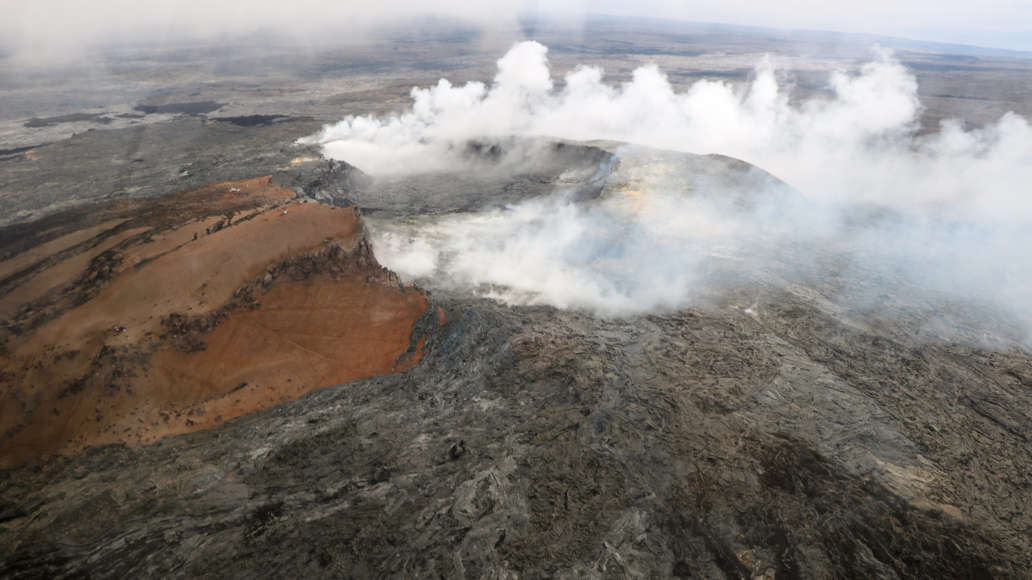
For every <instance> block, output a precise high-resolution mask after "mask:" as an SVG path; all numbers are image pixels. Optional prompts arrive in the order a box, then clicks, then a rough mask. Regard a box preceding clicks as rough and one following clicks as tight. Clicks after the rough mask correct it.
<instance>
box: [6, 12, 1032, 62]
mask: <svg viewBox="0 0 1032 580" xmlns="http://www.w3.org/2000/svg"><path fill="white" fill-rule="evenodd" d="M0 13H2V14H3V18H2V19H0V45H2V46H3V47H4V48H5V49H7V50H9V51H12V52H14V53H16V54H18V55H19V56H21V57H23V58H25V59H27V60H40V61H47V60H53V59H58V60H60V59H62V58H65V59H67V58H74V57H75V56H77V55H78V54H81V53H82V52H83V51H84V50H87V49H89V48H91V47H95V46H98V45H103V44H107V43H111V42H121V41H133V40H139V39H147V40H157V41H161V40H181V39H184V38H186V39H190V38H197V39H205V40H209V39H213V38H214V39H217V38H220V37H226V36H232V35H236V34H246V33H248V32H252V31H254V30H256V29H259V28H263V27H273V28H276V29H278V30H281V31H285V32H287V33H288V34H292V35H301V36H304V35H306V34H309V33H310V32H314V31H316V30H323V31H325V30H327V29H330V28H333V29H339V30H341V31H346V33H347V34H353V35H357V34H361V33H362V31H364V30H367V29H368V27H369V25H370V24H372V23H374V22H377V21H379V22H383V21H387V20H391V19H394V18H397V17H399V16H406V15H413V16H415V15H421V14H427V13H435V14H444V15H450V16H458V17H461V18H464V19H469V20H474V21H477V22H480V23H485V24H490V25H495V26H500V27H505V26H510V25H515V23H516V20H517V17H518V15H521V14H522V15H527V14H543V15H547V14H554V13H563V14H566V15H568V16H573V17H574V18H577V17H583V16H586V15H590V14H613V15H633V16H644V17H653V18H657V17H658V18H672V19H681V20H689V21H698V22H721V23H729V24H742V25H754V26H770V27H778V28H805V29H817V30H835V31H845V32H862V33H872V34H884V35H891V36H902V37H907V38H913V39H918V40H934V41H941V42H956V43H968V44H978V45H982V46H991V47H998V48H1009V49H1018V50H1030V51H1032V0H981V1H979V2H975V1H974V0H909V1H907V2H900V1H898V0H865V1H863V2H857V1H855V0H851V1H849V2H842V1H839V2H836V1H832V0H781V1H779V2H769V1H760V0H681V1H672V0H638V1H636V2H633V3H631V2H618V1H616V0H596V1H590V0H494V1H492V2H483V1H479V2H469V1H462V0H377V1H376V2H368V1H365V0H363V1H350V0H293V1H286V2H285V1H283V0H147V1H145V2H144V1H140V0H89V1H83V0H0Z"/></svg>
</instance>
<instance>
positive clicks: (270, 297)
mask: <svg viewBox="0 0 1032 580" xmlns="http://www.w3.org/2000/svg"><path fill="white" fill-rule="evenodd" d="M94 213H98V214H105V218H103V222H102V223H101V224H100V225H98V226H91V225H89V224H86V225H87V227H85V228H83V229H79V225H80V224H79V223H78V222H77V221H76V220H74V219H72V218H70V217H68V216H55V218H53V219H52V220H51V221H52V222H53V223H54V224H55V225H54V227H53V228H50V229H44V230H38V231H40V232H41V233H40V235H41V236H42V235H45V236H47V237H52V238H53V239H51V240H49V241H47V242H44V243H43V244H41V245H37V246H36V247H35V248H32V249H25V250H22V248H24V247H25V246H26V245H28V244H27V243H26V242H25V240H23V239H16V240H12V242H13V243H12V246H14V247H11V248H9V249H8V253H9V255H11V258H10V259H9V260H7V262H5V264H9V263H11V262H18V263H17V264H16V265H14V266H11V267H9V268H7V270H9V273H8V275H7V277H6V278H5V279H4V286H5V288H6V289H7V294H6V296H4V301H3V305H4V306H6V307H7V310H6V312H5V314H6V316H8V317H9V318H8V319H7V322H6V325H5V329H4V330H5V337H4V338H5V343H4V345H5V347H4V351H3V353H2V355H0V368H2V369H3V370H2V372H3V376H4V383H5V389H4V396H5V405H4V411H3V414H2V423H0V431H2V433H3V438H2V440H0V462H2V463H3V464H5V465H11V464H14V463H17V462H20V461H23V460H25V459H28V458H31V457H37V456H40V455H43V454H49V453H54V452H64V453H68V452H75V451H77V450H80V449H82V448H84V447H86V446H90V445H97V444H101V443H115V442H119V443H132V444H137V443H148V442H153V441H156V440H158V439H160V438H161V437H163V436H166V435H169V434H172V433H182V432H187V431H192V430H196V429H201V428H210V427H213V426H215V425H218V424H220V423H221V422H222V421H225V420H227V419H230V418H232V417H237V416H240V415H242V414H245V413H248V412H252V411H254V410H257V409H261V408H265V407H268V406H271V405H275V404H278V403H282V402H284V401H288V400H291V399H293V398H296V397H298V396H300V395H302V394H304V393H305V392H308V391H310V390H313V389H316V388H320V387H325V386H328V385H333V384H337V383H340V382H342V381H348V380H352V379H356V378H361V377H365V376H370V375H375V374H381V373H390V372H395V371H397V370H401V369H404V368H407V367H408V366H411V365H412V364H414V363H415V362H417V361H418V360H419V356H420V354H421V353H420V350H419V348H418V345H417V343H418V341H419V338H420V337H419V336H415V337H412V336H411V334H412V328H413V323H414V322H415V321H416V319H418V318H420V317H421V316H422V315H423V313H424V312H425V311H427V301H426V298H425V297H424V296H423V294H422V293H421V292H419V291H418V290H415V289H411V288H406V287H404V286H402V285H401V284H400V283H399V282H398V280H397V277H396V276H394V275H393V274H392V273H391V272H389V271H387V270H385V269H384V268H382V267H381V266H380V265H379V264H378V263H377V262H376V259H375V258H374V257H373V255H372V253H371V251H370V249H369V245H368V241H367V240H366V237H365V232H364V229H363V226H362V224H361V221H360V220H359V218H358V217H357V215H356V214H355V211H354V208H346V209H341V208H337V207H334V206H329V205H322V204H317V203H303V202H297V201H295V199H294V194H293V192H292V191H291V190H288V189H284V188H281V187H278V186H275V185H272V184H271V183H270V180H269V178H268V177H264V178H260V179H254V180H248V181H242V182H226V183H219V184H215V185H211V186H208V187H205V188H202V189H200V190H193V191H189V192H185V193H182V194H178V195H173V196H168V197H165V198H161V199H160V200H159V201H141V202H123V203H116V204H113V205H109V206H107V207H101V208H95V209H94ZM99 219H102V218H98V217H94V218H92V220H93V221H97V220H99ZM42 232H46V233H42ZM83 232H85V233H83ZM37 241H41V240H37ZM22 256H29V258H28V259H20V257H22Z"/></svg>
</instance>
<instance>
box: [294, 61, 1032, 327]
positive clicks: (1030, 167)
mask: <svg viewBox="0 0 1032 580" xmlns="http://www.w3.org/2000/svg"><path fill="white" fill-rule="evenodd" d="M828 89H829V96H827V97H819V98H812V99H809V100H804V101H801V102H798V101H794V100H793V99H791V98H790V97H791V82H790V79H787V78H783V77H782V76H781V75H779V73H778V72H777V71H776V69H775V66H774V61H773V59H772V58H766V59H764V60H763V61H762V62H760V63H759V65H758V66H757V67H756V70H755V74H754V76H753V78H752V80H751V82H749V83H748V84H747V85H745V86H741V87H736V86H735V85H732V84H729V83H726V82H721V81H709V80H703V81H699V82H696V83H695V84H693V85H692V86H690V87H689V88H688V89H687V90H685V91H683V92H678V91H676V90H675V89H674V88H673V87H672V86H671V84H670V83H669V82H668V81H667V79H666V77H665V76H664V74H663V73H662V71H660V70H659V69H658V68H656V67H654V66H650V67H643V68H640V69H638V70H636V71H635V72H634V74H633V77H632V79H631V80H630V81H629V82H627V83H624V84H621V85H610V84H607V83H606V82H605V79H604V72H603V71H602V70H601V69H599V68H595V67H580V68H577V69H575V70H573V71H572V72H570V73H569V74H567V75H566V76H565V77H564V78H563V79H562V82H561V83H556V82H555V80H554V79H553V78H552V76H551V74H550V70H549V66H548V60H547V48H546V47H544V46H542V45H541V44H538V43H536V42H523V43H520V44H517V45H516V46H514V47H513V48H512V49H511V50H510V51H509V52H508V53H507V54H506V55H505V56H504V57H503V58H501V59H500V60H499V61H498V73H497V75H496V77H495V79H494V82H493V83H491V84H490V85H487V84H484V83H480V82H470V83H467V84H465V85H461V86H455V85H453V84H451V83H450V82H449V81H447V80H446V79H442V80H441V81H440V82H439V83H438V84H437V85H436V86H433V87H430V88H415V89H413V90H412V98H413V105H412V108H411V110H409V111H407V112H405V113H404V114H401V115H396V116H390V117H385V118H376V117H349V118H347V119H345V120H343V121H342V122H340V123H338V124H336V125H332V126H328V127H326V128H325V129H324V130H323V132H322V133H321V134H319V135H317V136H315V137H313V139H312V140H313V141H317V142H320V143H322V144H323V146H324V151H325V153H326V155H327V156H329V157H333V158H337V159H343V160H347V161H348V162H350V163H353V164H355V165H357V166H358V167H360V168H361V169H363V170H365V171H367V172H369V173H371V174H373V175H384V174H391V173H399V172H424V171H434V170H438V169H444V168H447V167H454V166H455V165H456V164H457V163H459V160H458V159H457V158H455V157H454V155H456V154H455V153H453V151H455V148H454V147H450V144H451V143H454V142H456V141H462V140H465V139H468V138H474V137H476V138H479V137H484V136H506V135H533V136H552V137H560V138H565V139H576V140H593V139H604V140H616V141H626V142H629V143H634V144H639V145H645V146H649V147H655V148H660V149H667V150H672V151H681V152H690V153H700V154H705V153H719V154H724V155H729V156H733V157H737V158H740V159H743V160H745V161H748V162H750V163H752V164H754V165H757V166H759V167H761V168H763V169H765V170H767V171H770V172H771V173H773V174H774V175H777V176H778V177H780V178H781V179H783V180H785V181H786V182H788V183H789V184H790V185H792V186H793V187H794V188H796V189H797V190H799V191H800V192H802V194H803V196H804V197H803V198H802V199H801V200H800V201H798V202H792V203H789V202H786V201H784V200H781V201H778V202H776V203H775V202H772V203H769V204H763V203H761V204H759V205H758V206H756V207H754V208H752V209H751V210H749V211H741V210H734V211H732V210H731V209H730V208H728V207H726V206H725V205H721V204H717V205H714V204H712V203H710V202H709V201H707V199H708V198H707V197H706V196H705V195H695V196H685V195H683V192H679V191H674V190H672V189H671V188H670V187H669V186H668V185H666V184H665V183H661V182H655V183H653V184H652V185H651V186H648V185H647V184H646V189H649V191H647V192H646V193H647V198H646V201H645V202H644V203H642V202H641V200H638V202H636V204H637V205H636V206H635V208H634V211H631V212H628V211H626V207H623V206H621V204H623V205H624V206H626V202H627V200H626V199H622V200H613V199H610V200H607V201H603V202H601V203H598V204H594V205H590V206H589V205H585V204H579V203H574V202H573V201H572V200H571V199H569V197H568V196H566V195H565V194H564V192H561V191H560V192H556V194H555V195H554V196H552V197H550V198H547V199H539V200H534V201H531V202H526V203H523V204H520V205H519V206H517V207H514V208H511V209H509V210H506V211H497V212H492V213H488V214H480V215H464V216H463V215H460V216H454V217H452V218H448V219H446V220H443V221H440V222H438V223H436V224H433V225H429V226H426V227H424V228H422V229H421V230H420V231H418V232H411V231H410V232H404V233H400V232H387V233H385V234H383V235H382V236H381V238H380V239H379V246H380V247H379V248H378V251H379V252H380V253H381V257H382V258H383V260H384V261H385V262H386V263H387V265H389V266H392V267H395V268H397V269H398V270H400V271H401V272H402V273H403V274H407V275H409V276H411V277H425V276H430V275H433V276H435V277H437V278H438V279H448V280H451V281H453V282H456V283H459V284H466V285H473V286H476V287H480V288H485V287H486V288H494V289H495V290H491V291H492V292H496V293H498V295H499V296H501V297H503V298H506V299H508V300H510V301H523V302H541V303H548V304H553V305H556V306H560V307H568V306H574V307H585V308H590V309H595V310H598V311H602V312H615V313H622V312H635V311H641V310H646V309H650V308H654V307H657V306H658V307H676V306H678V305H682V304H685V303H687V302H690V301H691V297H692V295H693V292H694V289H696V288H697V286H698V283H699V281H700V279H701V278H700V276H702V274H701V270H702V269H704V268H701V267H700V264H702V262H703V261H704V260H703V257H704V256H711V255H713V254H714V252H717V253H719V252H720V251H722V250H721V248H725V249H726V248H732V249H733V250H734V252H732V253H736V255H739V256H742V255H750V254H755V253H757V252H756V250H757V249H758V248H761V247H763V248H769V247H772V246H771V243H772V242H776V244H794V245H795V246H796V247H798V246H799V245H804V246H805V245H807V244H810V245H813V244H819V245H820V246H821V247H822V248H828V247H842V248H844V249H845V250H848V251H850V252H853V253H854V254H855V262H854V266H855V268H856V272H857V273H858V274H857V275H865V276H869V275H870V272H871V271H877V272H884V271H885V269H886V268H887V267H889V266H888V265H891V266H892V268H894V270H893V271H894V272H902V273H903V275H904V276H905V278H906V280H907V282H908V283H913V284H917V285H919V286H922V287H927V288H931V289H933V290H935V291H939V292H946V293H948V294H950V295H952V296H956V297H961V298H970V299H976V300H978V301H981V302H991V303H994V304H996V305H998V306H1004V307H1006V308H1007V310H1008V312H1010V313H1012V314H1014V315H1016V316H1018V317H1021V318H1022V319H1024V320H1026V321H1028V320H1032V307H1030V306H1029V302H1030V299H1032V267H1030V266H1032V260H1029V258H1028V257H1027V252H1026V250H1027V248H1032V199H1030V197H1029V190H1028V184H1029V183H1032V128H1030V126H1029V123H1028V121H1027V120H1025V119H1024V118H1022V117H1020V116H1018V115H1015V114H1007V115H1004V116H1003V117H1002V118H1000V119H999V120H998V121H997V122H996V123H994V124H992V125H989V126H986V127H983V128H978V129H972V130H968V129H965V127H964V126H963V124H962V123H961V122H959V121H947V122H944V123H943V124H942V126H941V130H940V131H939V132H937V133H935V134H930V135H920V134H919V133H918V132H917V128H918V123H917V121H918V117H919V115H920V113H921V104H920V102H919V100H918V98H917V82H916V79H915V78H914V77H913V75H911V74H910V73H909V72H908V71H907V70H906V69H905V68H904V67H903V66H902V65H901V64H900V63H899V62H897V61H896V60H894V59H893V57H892V55H891V54H890V53H888V52H887V51H881V50H878V51H876V53H875V58H874V59H873V60H872V61H871V62H870V63H868V64H865V65H863V66H862V67H860V69H859V70H858V71H853V72H845V71H843V72H837V73H834V74H833V75H831V77H830V78H829V82H828ZM702 193H705V192H702ZM756 193H757V195H758V199H772V200H773V199H774V198H773V197H770V196H767V197H764V196H762V195H759V194H760V193H761V192H756ZM858 207H862V208H868V209H869V208H871V207H879V208H887V209H888V210H890V211H891V212H893V215H895V216H896V218H894V219H893V220H889V221H884V220H883V221H881V222H879V224H880V225H876V226H870V227H865V228H861V229H859V230H858V229H855V228H850V227H847V226H844V225H843V223H844V222H848V221H849V220H850V219H851V217H852V216H853V215H854V214H855V212H856V211H858V210H857V208H858ZM865 211H866V210H865ZM886 224H888V225H886ZM796 251H798V250H796ZM812 257H813V256H811V258H812Z"/></svg>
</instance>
